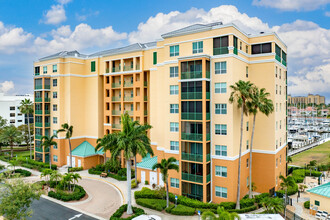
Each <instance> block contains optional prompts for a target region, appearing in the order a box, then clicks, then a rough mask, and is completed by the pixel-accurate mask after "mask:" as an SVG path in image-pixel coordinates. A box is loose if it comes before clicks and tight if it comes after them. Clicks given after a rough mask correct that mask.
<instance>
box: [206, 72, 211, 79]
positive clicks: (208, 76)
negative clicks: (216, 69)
mask: <svg viewBox="0 0 330 220" xmlns="http://www.w3.org/2000/svg"><path fill="white" fill-rule="evenodd" d="M206 78H208V79H209V78H210V71H206Z"/></svg>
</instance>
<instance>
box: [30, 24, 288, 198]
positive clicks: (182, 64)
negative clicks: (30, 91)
mask: <svg viewBox="0 0 330 220" xmlns="http://www.w3.org/2000/svg"><path fill="white" fill-rule="evenodd" d="M286 65H287V64H286V45H285V44H284V43H283V42H282V41H281V40H280V39H279V37H278V36H277V35H276V34H275V33H260V34H256V35H248V34H245V33H244V32H242V31H241V30H240V29H239V28H238V27H237V26H235V25H234V24H228V25H223V24H222V23H221V22H219V23H212V24H206V25H200V24H196V25H192V26H189V27H186V28H183V29H180V30H176V31H173V32H170V33H166V34H163V35H162V40H159V41H157V42H150V43H145V44H142V43H137V44H133V45H130V46H127V47H122V48H117V49H112V50H106V51H102V52H98V53H95V54H91V55H82V54H80V53H78V52H77V51H71V52H61V53H58V54H54V55H51V56H48V57H44V58H42V59H40V60H39V61H37V62H35V63H34V66H35V76H34V82H35V97H36V104H35V107H36V115H35V121H36V123H35V125H36V131H35V133H36V134H39V135H43V134H46V135H50V134H53V133H56V131H57V130H58V129H59V128H60V126H61V124H63V123H69V124H70V125H73V126H74V132H73V137H72V147H73V149H75V148H77V149H78V150H76V151H77V153H75V154H73V156H74V163H73V164H74V165H75V166H79V164H80V165H82V164H84V168H85V169H88V168H89V167H91V166H95V165H96V164H98V163H101V162H102V161H103V160H104V159H107V158H108V157H110V154H109V152H107V154H106V158H104V156H103V152H96V153H95V151H89V150H86V149H87V148H88V149H90V148H91V146H95V144H96V139H97V138H100V137H103V136H104V135H105V134H108V133H112V132H116V131H120V129H121V125H120V124H121V121H120V115H121V114H123V113H124V112H128V114H129V115H130V116H131V117H132V119H133V120H138V121H140V122H141V123H149V124H151V125H152V126H153V128H152V129H151V130H150V133H149V135H150V139H151V144H152V147H153V149H154V153H155V155H154V157H146V158H138V162H139V163H138V165H137V166H138V172H137V173H138V179H139V180H140V181H141V182H142V183H144V181H145V180H147V181H148V182H149V183H150V184H153V183H154V184H159V185H162V184H163V183H162V180H161V174H160V173H159V171H153V170H151V167H152V164H154V163H156V162H157V161H158V162H160V160H161V159H162V158H169V157H175V158H176V159H177V160H178V164H179V167H180V170H179V172H176V171H170V181H169V182H170V191H171V192H173V193H176V194H180V195H181V194H182V195H186V196H188V197H191V198H195V199H199V200H201V201H204V202H208V201H212V202H216V203H219V202H223V201H235V198H236V189H237V180H238V175H237V172H238V153H239V137H240V110H239V109H238V108H237V105H236V104H230V103H229V101H228V99H229V96H230V92H231V89H230V85H233V84H234V83H235V82H237V81H239V80H245V81H248V80H249V81H251V82H252V83H254V84H255V85H256V86H258V87H263V88H266V90H267V91H268V92H269V93H270V98H271V99H272V100H273V103H274V107H275V106H276V108H275V110H274V113H272V114H270V115H269V116H268V117H266V116H264V115H261V114H258V116H257V119H256V129H255V136H254V143H253V163H252V172H253V179H252V181H253V182H254V184H255V185H256V187H257V191H258V192H269V191H271V192H272V191H274V190H277V189H278V188H279V176H280V175H285V174H286V149H287V141H286V91H287V87H286V86H287V83H286V82H287V77H286V76H287V74H286V71H287V68H286ZM251 132H252V116H244V134H243V147H242V161H241V197H243V196H244V195H245V194H246V193H247V192H248V187H247V186H248V180H249V160H250V158H249V153H248V152H249V149H250V139H251ZM36 137H37V135H36ZM57 141H58V146H57V147H55V148H52V149H51V155H52V158H50V159H51V160H52V163H55V164H57V165H59V166H62V165H65V164H68V163H69V158H68V155H69V150H68V149H69V147H68V141H67V140H65V137H64V136H63V134H59V137H58V139H57ZM86 141H87V142H88V143H89V144H90V145H88V144H86ZM35 146H36V158H37V159H38V160H43V161H47V160H48V159H49V156H48V155H49V153H48V152H44V149H43V148H42V147H41V142H40V140H38V138H36V142H35ZM79 152H90V153H89V154H81V153H79ZM124 164H125V163H124V161H123V160H122V165H124Z"/></svg>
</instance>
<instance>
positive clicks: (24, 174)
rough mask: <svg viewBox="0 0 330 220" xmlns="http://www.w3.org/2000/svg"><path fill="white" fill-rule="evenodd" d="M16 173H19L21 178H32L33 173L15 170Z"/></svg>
mask: <svg viewBox="0 0 330 220" xmlns="http://www.w3.org/2000/svg"><path fill="white" fill-rule="evenodd" d="M15 173H19V174H20V175H21V176H24V177H27V176H31V172H30V171H28V170H22V169H15Z"/></svg>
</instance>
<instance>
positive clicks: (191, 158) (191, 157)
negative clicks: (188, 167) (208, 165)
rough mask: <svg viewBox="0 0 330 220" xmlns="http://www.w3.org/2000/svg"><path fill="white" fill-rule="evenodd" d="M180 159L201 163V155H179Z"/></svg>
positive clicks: (183, 153)
mask: <svg viewBox="0 0 330 220" xmlns="http://www.w3.org/2000/svg"><path fill="white" fill-rule="evenodd" d="M181 159H182V160H189V161H195V162H203V155H201V154H190V153H185V152H182V153H181Z"/></svg>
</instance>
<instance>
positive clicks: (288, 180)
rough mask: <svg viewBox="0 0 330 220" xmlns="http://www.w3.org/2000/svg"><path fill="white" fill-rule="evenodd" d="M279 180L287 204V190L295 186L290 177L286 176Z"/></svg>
mask: <svg viewBox="0 0 330 220" xmlns="http://www.w3.org/2000/svg"><path fill="white" fill-rule="evenodd" d="M280 179H281V184H280V186H281V188H282V189H283V190H284V191H285V204H287V201H288V188H289V187H294V186H295V181H294V179H293V177H292V176H288V177H287V178H285V177H284V176H282V175H281V176H280Z"/></svg>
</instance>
